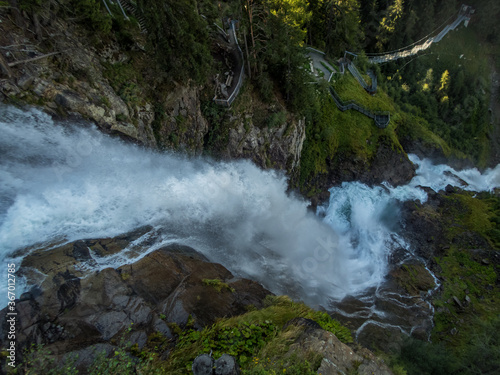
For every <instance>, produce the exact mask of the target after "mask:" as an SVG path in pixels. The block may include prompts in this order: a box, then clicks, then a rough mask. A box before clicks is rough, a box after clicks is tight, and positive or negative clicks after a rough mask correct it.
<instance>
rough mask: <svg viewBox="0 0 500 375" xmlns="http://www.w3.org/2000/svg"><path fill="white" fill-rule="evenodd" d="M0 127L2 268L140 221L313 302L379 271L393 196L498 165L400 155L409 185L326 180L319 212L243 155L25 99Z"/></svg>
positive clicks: (414, 195)
mask: <svg viewBox="0 0 500 375" xmlns="http://www.w3.org/2000/svg"><path fill="white" fill-rule="evenodd" d="M0 134H1V136H0V259H1V260H2V262H1V263H0V264H3V267H4V270H3V271H1V272H2V274H4V275H5V274H6V272H7V263H10V262H15V263H16V265H17V267H18V268H19V266H20V264H21V259H22V257H23V256H25V254H26V252H27V251H26V250H25V251H20V249H25V248H27V247H30V246H32V245H34V244H36V245H37V246H39V247H41V246H42V245H43V244H50V243H55V242H61V241H62V242H65V241H74V240H77V239H84V238H101V237H112V236H116V235H118V234H121V233H124V232H127V231H130V230H132V229H135V228H137V227H139V226H144V225H151V226H152V227H153V228H154V230H153V231H152V233H149V234H147V235H145V236H144V240H146V239H148V241H150V240H151V238H154V244H153V245H152V246H151V247H150V248H149V250H148V251H153V250H154V249H157V248H159V247H161V246H164V245H166V244H170V243H180V244H184V245H188V246H192V247H193V248H195V249H196V250H198V251H200V252H202V253H203V254H204V255H206V256H207V257H208V258H209V259H210V260H211V261H215V262H220V263H222V264H223V265H224V266H226V267H227V268H228V269H229V270H230V271H231V272H233V273H234V274H236V275H239V276H246V277H250V278H252V279H255V280H258V281H260V282H261V283H262V284H263V285H264V286H266V287H267V288H269V289H270V290H272V291H273V292H275V293H284V294H290V295H292V296H294V297H296V298H301V299H303V300H305V301H307V302H309V303H312V304H324V303H326V302H327V301H329V300H332V299H333V300H340V299H342V298H344V297H345V296H347V295H359V294H361V293H363V292H365V291H366V290H368V289H370V288H376V287H377V286H378V285H380V283H381V282H382V281H383V280H384V277H385V276H386V272H387V267H388V257H389V254H390V251H391V248H392V247H391V243H394V241H396V242H398V243H404V240H403V239H401V238H399V237H398V236H397V235H396V234H395V233H394V228H395V225H397V223H398V221H399V218H398V211H397V205H396V202H397V201H404V200H409V199H412V200H414V199H419V200H421V201H424V200H425V199H426V193H425V192H424V191H423V190H422V189H420V188H418V187H417V186H419V185H422V186H429V187H431V188H432V189H434V190H439V189H442V188H444V187H445V186H446V185H447V184H452V185H459V184H460V179H462V180H464V181H466V182H467V183H468V186H467V187H465V188H466V189H470V190H489V189H492V188H493V187H497V186H500V169H499V168H500V167H497V168H495V169H494V170H488V171H486V172H484V173H483V174H481V173H480V172H479V171H477V170H475V169H472V170H465V171H460V172H457V171H454V170H453V169H451V168H450V167H447V166H444V165H432V164H431V163H430V162H429V161H427V160H419V159H418V158H417V157H415V156H411V160H412V161H413V162H414V163H416V164H418V165H419V168H418V171H417V173H418V176H417V177H415V178H414V179H413V180H412V181H411V183H410V184H409V185H407V186H404V187H398V188H392V187H390V186H386V187H373V188H370V187H368V186H366V185H363V184H361V183H357V182H352V183H344V184H342V186H341V187H335V188H332V189H331V190H330V191H331V198H330V203H329V206H328V207H327V208H324V212H323V213H324V218H323V220H322V219H321V218H320V217H319V216H315V215H312V214H311V213H309V212H308V211H307V205H308V204H307V202H305V201H304V200H302V199H299V198H297V197H293V196H289V195H287V194H286V188H287V180H286V178H285V176H283V175H281V174H280V173H277V172H274V171H263V170H260V169H259V168H258V167H256V166H255V165H253V164H252V163H250V162H246V161H233V162H215V161H212V160H208V159H203V158H187V157H185V156H182V155H179V154H174V153H163V154H160V153H157V152H153V151H150V150H146V149H143V148H140V147H138V146H134V145H131V144H129V143H124V142H122V141H120V140H118V139H116V138H111V137H109V136H106V135H104V134H102V133H101V132H100V131H98V130H97V129H96V128H95V126H93V125H89V124H85V123H68V122H62V123H57V122H54V121H53V120H52V119H51V118H50V117H49V116H47V115H46V114H44V113H42V112H40V111H38V110H36V109H26V110H21V109H17V108H13V107H7V106H2V105H0ZM445 171H448V172H449V173H444V172H445ZM454 176H456V177H454ZM138 241H139V242H140V241H141V239H139V240H138ZM144 255H145V254H144V253H142V254H137V253H136V252H133V251H127V250H124V251H123V252H122V253H120V254H118V255H114V256H110V257H109V258H105V259H100V260H99V265H98V267H100V268H105V267H109V266H112V267H118V266H120V265H122V264H124V263H130V262H133V261H134V260H135V259H137V258H139V257H142V256H144ZM5 280H6V278H5ZM4 284H5V285H0V297H1V302H2V305H5V303H6V298H5V296H6V291H5V288H6V286H7V285H6V283H4Z"/></svg>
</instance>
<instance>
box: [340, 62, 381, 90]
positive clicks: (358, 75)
mask: <svg viewBox="0 0 500 375" xmlns="http://www.w3.org/2000/svg"><path fill="white" fill-rule="evenodd" d="M347 69H349V71H350V72H351V74H352V75H353V76H354V78H356V80H357V81H358V82H359V84H360V85H361V86H363V88H364V89H365V90H366V91H367V92H368V93H369V94H375V93H376V92H377V76H376V75H375V74H373V72H372V71H371V70H369V71H367V74H368V75H369V76H370V78H371V80H372V84H371V85H369V84H368V83H367V82H366V81H365V79H364V78H363V76H362V75H361V73H360V72H359V71H358V69H357V68H356V66H355V65H354V64H353V63H352V62H350V63H348V64H347Z"/></svg>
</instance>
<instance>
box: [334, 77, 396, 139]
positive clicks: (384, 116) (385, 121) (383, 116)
mask: <svg viewBox="0 0 500 375" xmlns="http://www.w3.org/2000/svg"><path fill="white" fill-rule="evenodd" d="M330 95H331V96H332V98H333V101H334V102H335V104H336V105H337V108H338V109H340V110H341V111H342V112H344V111H347V110H349V109H354V110H355V111H358V112H360V113H362V114H364V115H365V116H367V117H370V118H371V119H373V121H374V122H375V125H376V126H377V127H378V128H380V129H384V128H386V127H387V125H389V122H390V121H391V114H390V113H389V112H387V111H385V112H380V111H377V112H372V111H370V110H369V109H366V108H365V107H363V106H361V105H359V104H358V103H356V102H355V101H354V100H350V101H348V102H344V101H342V99H340V96H339V95H338V94H337V92H336V91H335V89H334V88H333V87H331V86H330Z"/></svg>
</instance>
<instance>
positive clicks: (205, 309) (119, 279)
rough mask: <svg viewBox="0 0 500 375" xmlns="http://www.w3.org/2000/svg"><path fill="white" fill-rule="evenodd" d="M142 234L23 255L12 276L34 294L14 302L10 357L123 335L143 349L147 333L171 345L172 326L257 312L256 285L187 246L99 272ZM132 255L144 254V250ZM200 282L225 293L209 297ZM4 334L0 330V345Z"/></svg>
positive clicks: (262, 292)
mask: <svg viewBox="0 0 500 375" xmlns="http://www.w3.org/2000/svg"><path fill="white" fill-rule="evenodd" d="M149 229H151V228H150V227H144V228H140V229H138V230H136V231H133V232H130V233H127V234H124V235H122V236H118V237H116V238H109V239H89V240H80V241H76V242H73V243H69V244H65V245H62V246H56V247H54V248H52V249H50V250H49V249H41V250H38V251H32V252H31V254H29V255H27V256H26V257H25V259H24V261H23V263H22V265H21V267H20V269H22V270H23V274H24V276H25V277H26V278H27V279H28V283H33V282H34V283H36V284H37V286H34V287H33V288H32V289H31V291H30V292H28V293H24V294H23V295H22V299H19V300H17V301H16V309H17V312H18V314H19V315H18V316H19V324H18V326H17V327H18V331H17V342H18V355H20V354H21V353H22V349H23V348H26V347H28V346H29V345H31V344H45V345H46V347H47V348H48V349H49V350H51V351H52V352H53V353H55V354H56V355H59V356H61V355H64V354H65V353H69V352H73V351H78V350H82V348H85V347H89V346H91V345H94V344H96V343H99V342H112V341H113V340H118V339H119V338H121V337H122V336H123V335H124V334H126V335H128V336H127V338H128V339H129V340H130V341H131V343H132V344H134V343H137V344H138V345H144V342H145V337H148V336H149V335H151V334H152V333H155V332H161V333H162V334H163V335H165V336H166V337H172V336H173V335H174V334H175V333H174V332H172V331H171V329H170V328H169V326H172V325H175V326H179V327H181V328H182V327H185V326H186V325H187V324H191V325H192V327H194V328H201V327H204V326H206V325H210V324H213V323H214V322H215V321H216V319H218V318H220V317H228V316H233V315H240V314H242V313H245V312H246V311H247V308H248V307H249V306H250V305H252V306H253V307H257V308H259V307H262V306H263V304H262V300H263V299H264V297H265V296H267V295H268V294H270V292H269V291H267V290H266V289H264V288H263V287H262V286H261V285H260V284H258V283H256V282H253V281H250V280H247V279H237V278H235V277H234V276H233V275H232V274H231V273H230V272H229V271H228V270H227V269H226V268H224V267H223V266H222V265H220V264H217V263H210V262H208V260H207V259H206V258H205V257H204V256H203V255H202V254H199V253H198V252H196V250H194V249H192V248H189V247H187V246H182V245H176V244H174V245H169V246H165V247H163V248H161V249H158V250H155V251H153V252H151V253H149V254H147V255H145V256H143V257H142V258H140V259H139V260H137V261H131V263H130V264H127V265H123V266H121V267H118V268H104V269H101V270H99V266H98V265H97V262H98V261H99V259H100V258H103V259H104V257H106V256H112V255H113V254H116V252H117V251H120V250H123V249H124V248H125V247H127V246H129V247H130V246H132V242H134V241H135V242H134V243H137V242H140V241H137V239H139V238H141V237H142V236H143V235H144V234H145V233H146V232H147V231H148V230H149ZM146 242H147V241H146ZM135 250H136V251H137V252H141V251H142V252H143V253H144V252H147V250H148V249H147V246H145V247H144V248H142V249H137V248H136V249H135ZM136 255H137V254H136ZM92 269H93V270H92ZM205 280H217V281H218V282H220V283H223V285H227V287H225V288H221V289H220V290H217V289H216V288H214V287H213V286H211V285H209V283H207V282H205ZM6 313H7V311H6V309H4V310H2V311H1V312H0V318H1V319H2V321H3V322H5V321H6V319H5V317H6V315H5V314H6ZM5 329H7V326H6V324H5V323H3V324H2V327H1V332H0V336H1V339H2V340H5V338H6V335H5V334H4V333H5ZM129 331H130V332H129ZM127 332H129V333H127ZM2 345H6V344H5V342H3V341H2ZM87 354H88V353H87V352H85V355H87Z"/></svg>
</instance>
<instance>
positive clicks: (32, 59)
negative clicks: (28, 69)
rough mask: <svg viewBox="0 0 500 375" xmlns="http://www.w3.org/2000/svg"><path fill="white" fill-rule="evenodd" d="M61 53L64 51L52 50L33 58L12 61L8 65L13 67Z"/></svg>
mask: <svg viewBox="0 0 500 375" xmlns="http://www.w3.org/2000/svg"><path fill="white" fill-rule="evenodd" d="M59 53H62V52H51V53H47V54H46V55H41V56H37V57H33V58H31V59H27V60H21V61H16V62H11V63H9V64H8V66H9V67H13V66H15V65H19V64H24V63H29V62H32V61H36V60H41V59H44V58H46V57H49V56H54V55H57V54H59Z"/></svg>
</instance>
